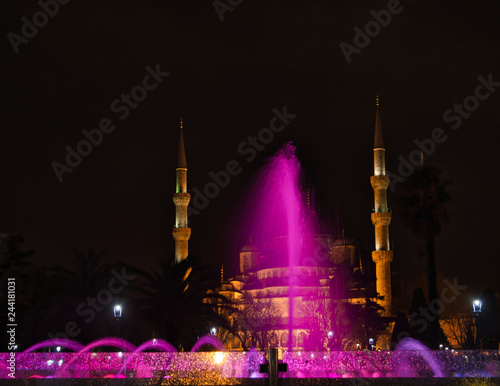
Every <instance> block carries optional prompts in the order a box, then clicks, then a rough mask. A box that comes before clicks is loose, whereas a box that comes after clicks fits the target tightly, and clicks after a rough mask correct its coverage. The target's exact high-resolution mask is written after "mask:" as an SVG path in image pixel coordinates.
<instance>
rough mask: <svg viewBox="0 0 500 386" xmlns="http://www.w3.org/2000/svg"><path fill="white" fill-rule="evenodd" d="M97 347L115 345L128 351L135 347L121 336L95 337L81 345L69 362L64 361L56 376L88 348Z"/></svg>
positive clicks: (62, 372)
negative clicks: (86, 343) (83, 345)
mask: <svg viewBox="0 0 500 386" xmlns="http://www.w3.org/2000/svg"><path fill="white" fill-rule="evenodd" d="M97 347H116V348H119V349H122V350H123V351H129V352H130V351H134V350H135V348H136V347H135V346H134V345H133V344H132V343H130V342H128V341H126V340H125V339H122V338H114V337H109V338H101V339H97V340H95V341H93V342H91V343H89V344H88V345H86V346H85V347H83V348H82V349H81V350H80V351H78V352H77V353H76V354H75V355H74V356H73V358H72V359H71V360H70V361H69V362H67V363H65V364H64V366H63V367H61V369H60V370H59V371H58V372H57V374H56V377H59V376H60V375H62V374H64V371H65V369H66V368H67V367H70V366H71V365H72V364H73V363H74V362H75V361H76V360H78V358H79V357H80V356H81V355H82V354H85V353H87V352H89V351H90V350H92V349H95V348H97Z"/></svg>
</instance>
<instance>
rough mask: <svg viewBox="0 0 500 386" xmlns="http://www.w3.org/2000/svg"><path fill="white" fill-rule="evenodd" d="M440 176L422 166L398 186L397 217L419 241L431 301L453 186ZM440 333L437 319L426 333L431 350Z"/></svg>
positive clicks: (431, 168)
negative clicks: (438, 244)
mask: <svg viewBox="0 0 500 386" xmlns="http://www.w3.org/2000/svg"><path fill="white" fill-rule="evenodd" d="M441 174H442V171H441V170H440V169H437V168H435V167H430V166H422V167H420V168H418V169H416V170H415V171H414V172H413V174H412V175H411V176H410V177H408V178H407V179H406V181H404V182H403V183H402V184H401V185H400V189H401V195H400V197H399V202H400V208H399V217H400V218H401V219H402V220H403V222H404V224H405V225H407V226H408V227H409V228H410V229H411V230H412V232H413V233H414V234H415V236H416V237H417V239H418V241H419V244H420V245H419V255H420V257H421V258H422V260H423V261H424V262H425V267H426V272H427V282H428V283H427V284H428V296H429V299H430V301H432V300H434V299H438V295H437V283H436V256H435V240H436V237H438V236H439V234H440V233H441V227H442V224H443V222H446V221H448V218H449V205H450V203H451V196H450V194H449V193H448V191H447V189H448V186H449V185H450V184H451V183H452V182H451V181H450V180H448V181H445V182H441ZM440 331H441V328H440V326H439V317H436V319H435V320H434V321H433V322H432V323H431V328H430V330H429V333H430V334H431V337H430V342H432V346H434V347H435V346H436V345H437V344H438V343H437V340H438V339H439V335H442V331H441V332H440Z"/></svg>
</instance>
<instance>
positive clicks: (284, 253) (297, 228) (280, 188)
mask: <svg viewBox="0 0 500 386" xmlns="http://www.w3.org/2000/svg"><path fill="white" fill-rule="evenodd" d="M302 177H303V176H302V172H301V167H300V163H299V161H298V159H297V157H296V155H295V147H294V146H293V145H292V144H291V143H288V144H286V145H284V146H283V147H282V148H281V149H280V150H279V151H278V152H277V153H276V155H275V156H273V157H271V158H270V160H269V161H268V163H267V164H266V165H265V167H264V168H263V169H262V170H261V171H260V172H259V173H258V176H257V178H256V179H255V180H254V182H253V184H252V186H251V187H250V189H249V193H248V195H247V198H246V200H245V201H246V204H247V207H246V209H244V210H243V211H242V213H243V214H242V216H243V219H242V221H241V223H242V224H244V225H243V226H240V229H239V232H240V233H241V234H240V235H239V236H240V240H245V241H246V242H248V237H251V239H252V242H253V243H254V244H255V245H257V246H258V248H259V251H260V252H261V253H262V254H263V255H264V256H265V259H264V261H263V262H262V268H275V267H288V275H287V276H288V283H287V287H288V291H289V292H288V310H287V311H288V312H287V313H288V315H284V317H288V326H287V327H288V336H289V337H292V336H293V331H294V329H295V328H296V327H297V325H296V319H297V310H296V297H297V295H298V294H297V286H298V284H299V275H298V267H299V266H301V265H304V262H305V261H307V259H308V258H309V259H310V258H311V257H312V256H313V255H314V250H315V248H316V245H315V243H314V241H313V242H311V235H315V234H316V233H317V231H318V228H319V227H318V224H317V222H316V218H315V217H314V216H311V212H312V209H311V208H310V207H309V206H308V203H307V199H306V190H305V189H304V187H303V184H302V181H301V179H302ZM240 246H241V245H240ZM288 344H289V349H290V350H291V349H292V344H293V340H292V339H288Z"/></svg>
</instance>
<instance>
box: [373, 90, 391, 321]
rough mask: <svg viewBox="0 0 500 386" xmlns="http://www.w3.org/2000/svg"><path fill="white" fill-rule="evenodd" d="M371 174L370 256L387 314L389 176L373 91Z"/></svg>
mask: <svg viewBox="0 0 500 386" xmlns="http://www.w3.org/2000/svg"><path fill="white" fill-rule="evenodd" d="M373 164H374V165H373V166H374V173H373V174H374V175H373V176H372V177H370V182H371V185H372V188H373V191H374V195H375V210H374V212H373V213H372V216H371V217H372V223H373V225H374V226H375V250H374V251H373V252H372V259H373V261H374V262H375V266H376V278H377V292H378V294H379V295H380V296H382V297H383V299H382V300H381V301H379V304H380V305H381V306H382V307H384V312H383V314H384V315H386V316H389V315H391V261H392V258H393V251H391V250H390V245H389V224H390V223H391V213H390V212H389V210H388V209H387V188H388V186H389V176H388V175H386V173H385V148H384V140H383V137H382V124H381V122H380V101H379V96H378V95H377V112H376V116H375V144H374V147H373Z"/></svg>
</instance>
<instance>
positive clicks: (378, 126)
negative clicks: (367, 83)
mask: <svg viewBox="0 0 500 386" xmlns="http://www.w3.org/2000/svg"><path fill="white" fill-rule="evenodd" d="M376 104H377V112H376V113H375V144H374V146H373V148H374V149H383V148H384V139H383V137H382V123H381V121H380V95H379V94H377V97H376Z"/></svg>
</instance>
